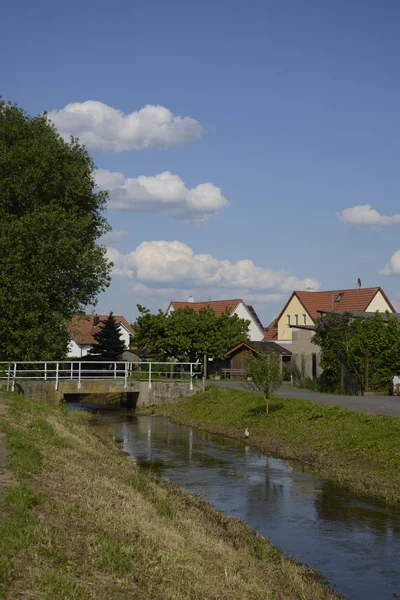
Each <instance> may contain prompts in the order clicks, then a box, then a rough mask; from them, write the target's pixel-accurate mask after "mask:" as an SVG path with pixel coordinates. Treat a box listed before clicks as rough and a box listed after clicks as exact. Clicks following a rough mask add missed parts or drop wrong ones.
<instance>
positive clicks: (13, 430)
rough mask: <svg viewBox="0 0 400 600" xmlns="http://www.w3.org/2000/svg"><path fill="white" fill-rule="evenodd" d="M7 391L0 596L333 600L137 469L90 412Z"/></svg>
mask: <svg viewBox="0 0 400 600" xmlns="http://www.w3.org/2000/svg"><path fill="white" fill-rule="evenodd" d="M5 396H6V398H7V407H8V408H7V413H6V415H1V416H0V427H1V429H2V431H3V432H4V434H5V436H6V440H7V447H8V461H9V467H10V469H11V470H12V471H13V474H14V479H15V481H14V483H12V484H10V485H9V487H8V488H7V492H6V493H5V494H4V493H3V495H2V497H1V507H0V516H1V517H2V518H1V521H0V597H1V598H4V599H7V600H10V599H14V598H20V597H21V598H22V597H23V598H40V599H44V600H47V599H48V600H54V598H60V599H66V600H68V599H71V600H94V599H96V600H109V599H110V598H112V599H113V600H114V599H115V600H122V599H127V600H128V599H131V598H138V599H142V598H151V599H155V600H158V599H160V600H161V599H162V600H169V599H171V600H172V599H173V600H181V599H182V600H183V599H188V598H190V599H194V600H200V599H204V600H205V599H217V598H218V599H222V600H224V599H226V600H228V599H229V600H230V599H232V598H235V599H239V600H240V599H243V600H244V599H263V600H265V599H266V598H268V599H270V600H272V599H274V600H292V599H293V600H294V599H303V600H305V599H309V598H313V599H315V600H318V599H328V598H333V597H335V596H334V595H333V593H332V592H330V591H329V590H328V589H327V588H326V587H324V586H323V585H322V584H321V582H320V579H319V576H318V574H317V573H316V572H315V571H312V570H310V569H308V568H306V567H304V566H302V565H299V564H297V563H296V562H295V561H294V560H292V559H290V558H287V557H285V556H283V555H282V554H281V553H280V552H279V551H278V550H277V549H276V548H275V547H274V546H272V545H271V544H270V542H269V541H268V540H266V539H264V538H263V537H261V536H258V535H257V534H255V533H254V532H253V531H251V530H250V529H249V528H248V527H247V526H246V525H245V524H244V523H242V522H241V521H239V520H238V519H232V518H228V517H226V516H225V515H223V514H222V513H219V512H216V511H215V510H214V509H212V507H211V506H210V505H209V504H208V503H206V502H205V501H204V500H202V499H201V498H199V497H195V496H191V495H189V494H188V493H186V492H185V491H183V490H182V489H181V488H178V487H175V486H172V485H170V484H168V483H166V482H163V481H161V480H158V479H156V478H155V477H154V476H151V475H149V474H147V473H145V472H143V471H141V470H140V469H138V468H137V467H135V466H134V465H133V463H132V462H131V461H129V460H128V459H127V458H126V457H125V456H123V455H122V453H120V451H119V450H118V448H117V447H116V446H115V445H114V444H113V443H112V441H111V439H109V438H108V437H106V436H105V435H104V434H103V433H100V432H99V431H98V430H97V429H95V428H91V427H89V419H90V418H91V417H90V416H89V415H87V414H85V413H82V412H80V411H69V410H68V409H66V408H65V407H63V406H50V405H45V404H41V403H39V402H36V401H32V400H29V399H24V398H23V397H19V396H16V395H13V394H5ZM0 402H1V401H0Z"/></svg>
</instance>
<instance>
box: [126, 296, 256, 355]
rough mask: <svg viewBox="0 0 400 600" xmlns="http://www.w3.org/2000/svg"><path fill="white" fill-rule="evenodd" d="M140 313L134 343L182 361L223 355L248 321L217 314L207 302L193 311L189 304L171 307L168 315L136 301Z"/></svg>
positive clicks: (242, 338) (239, 339)
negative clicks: (154, 311) (203, 306)
mask: <svg viewBox="0 0 400 600" xmlns="http://www.w3.org/2000/svg"><path fill="white" fill-rule="evenodd" d="M138 310H139V313H140V316H139V317H138V318H137V320H136V323H135V325H134V329H135V337H134V344H135V345H136V346H137V347H138V348H145V350H146V353H147V354H148V355H151V354H153V355H156V356H159V357H160V358H165V359H166V358H176V359H178V360H182V361H186V360H188V361H193V362H195V361H196V360H199V359H202V358H203V356H204V354H207V355H208V356H210V357H212V358H220V359H222V358H223V357H224V354H225V352H226V351H227V350H229V348H232V347H233V346H236V345H237V344H239V343H240V342H243V341H245V340H246V339H247V332H248V326H249V321H246V320H245V319H240V318H239V317H238V316H237V315H234V316H233V317H230V316H229V315H228V314H227V313H223V314H222V315H220V316H219V317H217V316H216V315H215V312H214V310H213V309H212V308H211V307H210V306H207V307H205V308H202V309H200V311H199V312H197V311H195V310H194V309H193V308H191V307H190V306H186V307H185V308H179V309H178V310H174V311H173V312H172V313H171V314H170V315H169V316H167V315H166V314H165V313H164V312H162V311H161V310H160V311H159V312H158V313H157V314H151V312H150V311H149V310H148V309H147V308H145V307H143V306H140V305H138Z"/></svg>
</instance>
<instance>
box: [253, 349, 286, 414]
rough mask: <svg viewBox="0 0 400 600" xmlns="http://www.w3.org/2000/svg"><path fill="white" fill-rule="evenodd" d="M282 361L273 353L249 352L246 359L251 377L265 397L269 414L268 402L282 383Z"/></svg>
mask: <svg viewBox="0 0 400 600" xmlns="http://www.w3.org/2000/svg"><path fill="white" fill-rule="evenodd" d="M280 361H281V357H280V356H278V355H276V354H273V353H272V352H268V353H262V354H253V353H252V352H249V353H248V355H247V357H246V363H247V369H248V373H249V376H250V377H251V378H252V380H253V381H254V383H255V384H256V386H257V387H258V389H259V391H260V392H261V393H262V394H264V396H265V402H266V411H267V414H268V401H269V399H270V397H271V396H272V394H273V393H274V392H275V390H276V389H278V387H279V386H280V385H281V383H282V370H281V364H280Z"/></svg>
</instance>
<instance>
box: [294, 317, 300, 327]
mask: <svg viewBox="0 0 400 600" xmlns="http://www.w3.org/2000/svg"><path fill="white" fill-rule="evenodd" d="M294 318H295V319H296V325H298V324H299V315H294Z"/></svg>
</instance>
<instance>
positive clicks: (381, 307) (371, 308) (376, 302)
mask: <svg viewBox="0 0 400 600" xmlns="http://www.w3.org/2000/svg"><path fill="white" fill-rule="evenodd" d="M366 310H367V312H376V311H379V312H386V311H387V310H388V311H389V312H392V309H391V308H390V306H389V304H388V303H387V302H386V300H385V298H384V297H383V295H382V292H380V291H378V292H377V293H376V294H375V297H374V298H373V299H372V302H371V303H370V304H369V305H368V307H367V309H366Z"/></svg>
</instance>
